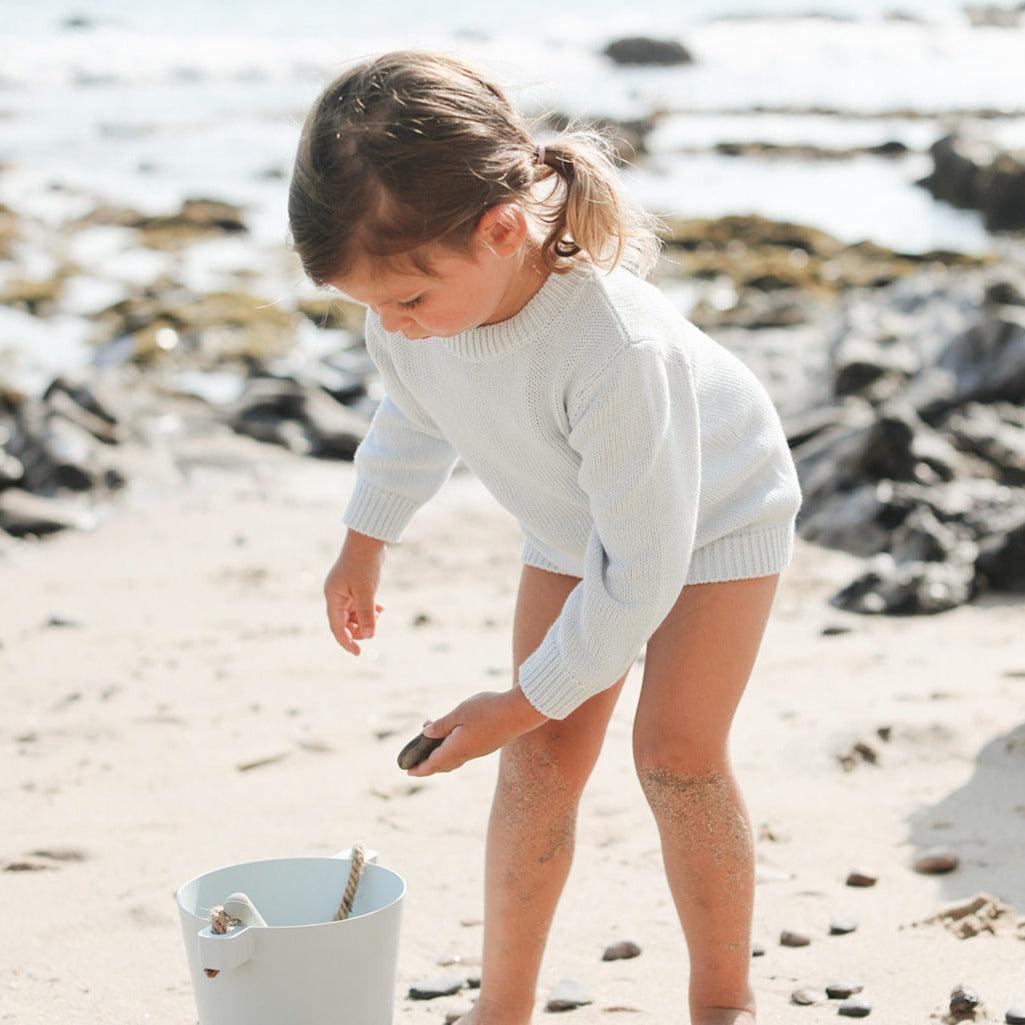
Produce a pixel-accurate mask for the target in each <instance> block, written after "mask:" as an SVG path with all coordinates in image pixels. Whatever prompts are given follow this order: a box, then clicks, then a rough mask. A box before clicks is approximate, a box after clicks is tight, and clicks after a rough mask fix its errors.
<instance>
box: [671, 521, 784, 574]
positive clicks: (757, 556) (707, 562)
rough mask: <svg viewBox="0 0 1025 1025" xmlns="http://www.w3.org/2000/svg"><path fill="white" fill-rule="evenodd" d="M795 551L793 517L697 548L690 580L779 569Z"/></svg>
mask: <svg viewBox="0 0 1025 1025" xmlns="http://www.w3.org/2000/svg"><path fill="white" fill-rule="evenodd" d="M793 552H794V520H793V519H791V520H790V521H789V522H788V523H785V524H782V525H781V526H778V527H770V528H768V529H765V530H755V531H750V532H748V533H744V534H729V535H727V536H726V537H724V538H720V539H719V540H718V541H712V542H710V543H709V544H707V545H702V546H701V547H700V548H698V549H697V550H696V551H695V552H694V554H693V556H692V557H691V560H690V569H689V570H688V572H687V583H688V584H710V583H714V582H716V581H722V580H744V579H746V578H747V577H766V576H769V575H770V574H772V573H780V572H782V571H783V569H785V568H786V566H787V565H788V564H789V562H790V559H791V557H792V556H793Z"/></svg>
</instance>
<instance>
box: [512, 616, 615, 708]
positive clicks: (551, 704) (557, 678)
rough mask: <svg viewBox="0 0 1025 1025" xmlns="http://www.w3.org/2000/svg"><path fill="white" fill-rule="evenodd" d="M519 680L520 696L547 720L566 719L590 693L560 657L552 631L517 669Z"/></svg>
mask: <svg viewBox="0 0 1025 1025" xmlns="http://www.w3.org/2000/svg"><path fill="white" fill-rule="evenodd" d="M518 682H519V686H520V690H521V691H523V696H524V697H525V698H526V699H527V700H528V701H529V702H530V703H531V704H532V705H533V706H534V707H535V708H536V709H537V710H538V711H539V712H540V713H541V714H542V715H547V716H548V718H549V719H565V718H566V716H567V715H569V714H570V712H572V711H573V710H574V709H576V708H579V707H580V705H582V704H583V703H584V702H585V701H586V700H587V699H588V698H589V697H591V696H592V693H597V692H596V691H595V692H592V691H590V690H588V688H587V687H586V686H585V685H584V684H582V683H581V682H580V681H579V680H578V679H576V678H574V677H573V676H572V674H571V673H570V672H568V671H567V669H566V667H565V666H564V665H563V664H562V663H561V661H560V659H559V653H558V650H557V648H556V645H555V642H554V640H553V639H552V636H551V634H550V633H549V634H546V635H545V639H544V640H543V641H542V642H541V644H540V645H539V646H538V648H537V650H536V651H534V653H533V654H532V655H530V656H529V657H528V658H526V659H525V660H524V661H523V663H522V665H521V666H520V668H519V675H518Z"/></svg>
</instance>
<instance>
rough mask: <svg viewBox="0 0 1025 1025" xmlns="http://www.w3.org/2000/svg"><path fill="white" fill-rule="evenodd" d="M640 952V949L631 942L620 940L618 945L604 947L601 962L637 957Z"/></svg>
mask: <svg viewBox="0 0 1025 1025" xmlns="http://www.w3.org/2000/svg"><path fill="white" fill-rule="evenodd" d="M640 952H641V948H640V947H639V946H637V944H636V943H634V942H633V940H620V941H619V942H618V943H613V944H612V945H611V946H608V947H606V948H605V953H604V954H602V956H601V959H602V960H603V961H619V960H622V959H624V958H628V957H638V956H639V955H640Z"/></svg>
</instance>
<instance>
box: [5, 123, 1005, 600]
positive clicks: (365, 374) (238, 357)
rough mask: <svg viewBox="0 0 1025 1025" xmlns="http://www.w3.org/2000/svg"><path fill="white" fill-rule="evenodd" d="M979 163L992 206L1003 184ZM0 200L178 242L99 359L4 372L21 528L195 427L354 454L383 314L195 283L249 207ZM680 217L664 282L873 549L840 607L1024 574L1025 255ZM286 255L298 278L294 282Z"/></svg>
mask: <svg viewBox="0 0 1025 1025" xmlns="http://www.w3.org/2000/svg"><path fill="white" fill-rule="evenodd" d="M965 145H967V144H965ZM933 150H934V156H935V159H936V170H935V172H934V175H933V176H932V180H933V182H934V186H933V187H934V188H935V190H936V191H937V194H938V195H941V196H942V197H943V198H951V197H952V186H950V185H947V186H943V187H941V186H940V185H938V184H935V183H939V182H945V181H946V182H949V181H950V180H951V177H952V174H953V172H951V171H950V168H949V166H948V165H949V162H950V161H949V158H950V154H951V153H952V152H956V153H961V152H962V151H963V150H964V146H962V147H960V148H958V147H956V146H954V145H953V144H952V143H951V142H950V141H949V140H941V141H940V142H939V143H937V145H936V146H935V147H934V148H933ZM987 154H988V155H989V158H990V162H991V163H995V162H997V158H996V157H995V156H993V153H992V151H991V150H987ZM1001 159H1003V160H1004V163H1003V164H1002V165H1001V166H1005V167H1006V166H1007V162H1006V161H1007V159H1009V158H1001ZM981 173H982V172H977V177H976V179H973V181H975V184H976V194H975V195H976V197H978V196H979V195H982V196H985V195H989V194H990V191H989V190H988V189H987V185H986V183H987V182H989V181H991V179H985V180H981V181H980V180H979V179H978V175H979V174H981ZM1004 209H1005V211H1006V209H1007V205H1006V203H1005V204H1004ZM0 213H2V215H3V216H2V220H0V248H2V249H3V251H4V254H5V255H6V256H8V257H11V258H15V257H16V256H17V253H18V251H19V250H18V247H19V245H20V244H22V243H23V242H24V241H25V240H26V239H29V240H32V241H35V242H36V244H38V243H39V241H40V238H42V239H43V241H45V242H46V243H47V244H48V245H51V246H53V248H54V251H57V252H62V253H69V252H74V248H73V243H74V240H75V238H76V237H78V238H80V237H81V236H82V234H83V233H87V232H90V231H96V230H100V231H105V230H107V231H110V230H113V231H117V232H122V233H124V242H123V245H124V247H125V248H126V249H128V250H130V251H132V252H138V251H140V250H145V251H148V252H152V253H155V254H162V255H163V256H166V257H169V258H171V259H172V260H173V261H177V263H173V264H172V266H177V267H178V268H179V271H180V272H179V273H174V272H173V271H168V270H167V269H165V270H164V271H163V272H161V273H158V274H156V275H154V276H153V277H152V278H151V279H150V280H148V281H146V282H145V283H143V284H140V285H136V286H132V285H125V286H124V288H123V293H122V295H121V297H120V298H118V299H117V300H116V301H113V302H109V301H108V302H99V303H98V304H95V305H94V308H92V309H89V310H87V311H86V312H85V314H84V315H85V317H86V319H87V320H88V324H89V332H88V344H89V346H90V347H91V353H92V355H91V358H90V360H89V362H88V364H87V365H86V366H83V367H79V368H77V369H75V370H70V371H65V372H63V373H61V374H59V375H57V376H56V377H54V378H53V379H52V380H50V381H49V382H48V383H47V384H46V386H45V387H44V388H43V389H42V390H41V391H40V392H39V393H38V394H32V393H30V392H27V391H25V390H20V389H19V388H17V387H15V386H13V385H11V384H9V383H8V384H5V383H4V372H3V368H2V367H0V442H2V445H0V529H2V530H3V531H5V532H6V533H7V534H8V535H10V536H12V537H14V538H19V539H33V538H39V537H43V536H45V535H48V534H51V533H54V532H57V531H60V530H65V529H69V528H87V527H89V526H90V525H92V524H93V523H94V522H95V521H96V512H97V510H98V509H103V508H105V507H108V506H110V505H111V504H113V505H114V506H115V507H116V503H117V501H118V496H117V492H119V491H121V490H123V489H124V488H125V486H126V485H127V484H128V482H129V474H128V472H127V471H126V468H125V461H124V460H123V459H122V458H121V455H120V454H121V453H122V452H125V451H127V450H128V449H130V448H133V447H134V448H135V449H145V448H146V447H147V446H153V445H168V444H173V441H174V438H175V437H179V436H181V435H183V434H187V435H189V436H196V435H198V434H201V433H202V432H203V431H204V430H210V429H214V428H219V429H230V430H232V431H235V432H237V433H240V434H244V435H248V436H250V437H252V438H255V439H257V440H259V441H261V442H266V443H271V444H277V445H281V446H284V447H285V448H287V449H289V450H290V451H291V452H293V453H296V454H299V455H304V456H311V457H314V458H320V459H343V460H351V458H352V455H353V453H354V451H355V449H356V447H357V446H358V444H359V442H360V441H361V440H362V438H363V436H364V435H365V433H366V430H367V429H368V427H369V423H370V419H371V417H372V416H373V412H374V409H375V407H376V403H377V401H378V400H379V398H380V390H379V384H378V382H377V379H376V372H375V370H374V367H373V364H372V362H371V361H370V359H369V356H368V355H367V353H366V350H365V348H364V347H363V345H362V339H361V336H360V325H361V323H362V309H361V308H359V307H355V306H352V305H350V304H346V303H345V302H342V301H340V300H337V299H333V298H328V297H326V296H320V295H310V294H309V293H308V292H307V293H305V294H304V293H302V292H301V291H297V290H295V289H293V290H292V291H293V294H292V295H291V297H290V299H289V300H286V301H274V300H272V299H271V298H270V294H271V292H270V291H269V290H270V289H272V288H273V287H274V285H273V283H272V284H270V285H268V281H271V282H273V281H274V280H275V279H274V278H273V275H271V276H270V277H268V276H267V275H264V277H263V278H262V279H261V277H260V274H259V273H258V272H256V271H254V270H253V269H252V268H241V267H240V268H237V269H236V270H235V271H234V272H233V273H229V274H228V275H227V276H225V275H224V274H221V276H220V278H219V279H218V281H219V283H220V284H221V285H222V287H216V288H211V289H209V290H207V291H202V290H199V289H197V288H196V287H195V286H194V285H193V286H191V287H190V284H189V282H188V281H187V280H186V279H187V278H188V275H187V273H186V272H185V270H184V267H185V266H186V264H185V260H184V257H185V256H186V255H187V254H188V252H189V249H190V247H191V246H194V245H195V244H196V243H203V242H210V241H211V240H213V241H214V242H216V241H217V240H221V239H229V238H232V237H236V236H240V237H242V238H244V237H245V235H246V232H247V227H246V218H245V213H244V211H243V209H241V208H240V207H237V206H233V205H232V204H229V203H225V202H222V201H219V200H216V199H210V198H205V197H194V198H190V199H187V200H186V201H185V202H183V204H182V205H181V208H180V209H179V210H178V211H177V212H176V213H173V214H170V215H165V216H150V215H144V214H142V213H140V212H139V211H136V210H133V209H131V208H128V207H123V206H115V205H112V204H109V203H96V204H94V205H93V206H92V208H91V209H89V210H88V211H87V212H86V213H84V214H81V215H79V216H78V217H74V218H69V219H67V220H65V221H63V222H61V223H60V224H58V225H56V226H53V225H50V226H46V227H43V226H41V225H40V224H39V223H35V222H31V221H30V220H29V219H22V218H19V217H18V216H17V214H16V213H15V212H14V211H12V210H10V209H9V208H7V209H4V210H3V211H0ZM665 224H666V227H667V233H666V236H665V239H666V243H667V244H666V249H665V253H664V259H663V262H662V264H661V265H660V268H659V270H658V272H657V273H656V275H655V276H654V280H655V281H656V282H657V283H658V284H659V285H660V287H663V288H664V289H667V290H673V289H686V290H687V291H688V292H689V293H690V298H691V300H692V301H691V306H690V313H689V316H690V318H691V319H692V320H693V321H694V322H695V323H696V324H698V325H699V326H700V327H701V328H702V329H703V330H706V331H707V332H709V333H710V334H711V335H712V336H713V337H715V338H717V339H718V340H721V341H722V343H723V344H725V345H727V346H728V347H730V348H731V349H732V350H733V351H735V352H737V353H738V355H740V356H741V358H744V359H745V360H746V361H748V362H749V363H750V364H751V365H752V366H753V367H754V368H755V369H756V372H758V373H759V374H760V376H762V377H763V379H764V380H765V381H766V385H767V387H768V388H769V390H770V392H771V393H772V394H773V398H774V400H775V401H776V402H777V404H778V407H779V409H780V412H781V416H782V417H783V419H784V423H785V426H786V430H787V435H788V439H789V442H790V444H791V447H792V450H793V453H794V458H795V462H796V464H797V466H798V470H799V473H800V476H801V479H802V484H803V487H804V491H805V505H804V507H803V509H802V513H801V516H800V517H799V519H798V531H799V533H800V534H801V536H802V537H804V538H805V539H807V540H810V541H814V542H815V543H817V544H821V545H826V546H830V547H834V548H838V549H841V550H843V551H846V552H850V553H851V554H856V555H858V556H861V557H863V558H864V559H866V560H867V561H866V564H865V571H864V573H862V574H861V575H859V576H857V577H856V578H855V579H853V580H852V581H851V582H850V584H849V585H848V586H847V587H845V588H843V589H842V590H841V591H840V592H838V593H837V594H836V595H835V596H834V599H833V600H834V601H835V602H836V603H837V604H838V605H839V606H841V607H843V608H846V609H849V610H852V611H858V612H865V613H905V614H906V613H925V612H937V611H941V610H943V609H946V608H950V607H952V606H954V605H957V604H961V603H964V602H968V601H971V600H972V598H973V597H974V596H975V595H976V594H978V593H980V592H981V591H983V590H987V589H990V590H1010V591H1015V590H1021V589H1022V588H1025V569H1023V568H1022V567H1025V558H1022V554H1023V551H1025V416H1023V414H1022V407H1023V403H1025V272H1023V268H1022V265H1021V264H1020V263H1018V264H1016V263H1015V262H1014V261H1012V260H1010V259H1004V260H998V259H997V258H996V257H995V256H970V255H965V254H961V253H955V252H948V251H933V252H927V253H901V252H896V251H894V250H891V249H888V248H886V247H883V246H880V245H877V244H874V243H871V242H861V243H857V244H845V243H843V242H841V241H839V240H838V239H836V238H833V237H832V236H830V235H829V234H827V233H826V232H824V231H820V230H817V229H814V228H811V227H807V226H803V225H799V224H792V223H784V222H777V221H771V220H768V219H766V218H763V217H758V216H746V217H740V216H734V217H723V218H717V219H711V220H708V219H691V220H682V219H672V218H670V219H667V220H666V221H665ZM278 255H279V257H280V255H281V254H278ZM285 255H286V256H287V258H288V259H287V260H285V261H284V263H285V269H284V271H282V270H280V269H279V270H278V271H277V273H278V277H277V279H276V280H277V281H278V282H281V281H284V280H285V277H286V274H288V273H289V272H290V273H291V274H292V275H293V280H294V275H295V273H296V271H295V267H294V266H290V265H289V260H291V259H293V257H292V254H285ZM88 276H89V270H88V268H87V267H85V266H83V265H82V263H81V262H80V261H76V260H75V259H74V258H73V257H72V256H65V257H64V258H63V259H62V260H60V262H59V263H58V264H57V265H56V267H55V271H54V273H53V274H52V275H51V276H50V277H48V278H45V279H42V278H38V277H36V278H30V277H28V276H26V277H24V278H18V277H13V278H9V279H7V281H6V282H5V283H4V284H3V285H2V286H0V309H2V308H7V309H8V310H10V311H16V312H17V314H19V315H21V316H23V317H29V318H31V319H32V322H33V324H36V323H38V324H40V325H42V326H43V327H45V326H46V325H47V324H48V323H54V322H55V319H56V318H58V317H60V316H66V314H67V309H66V305H67V297H68V293H69V291H71V287H72V285H75V286H76V287H78V289H79V290H81V282H82V280H83V279H86V280H88ZM225 281H227V282H228V284H226V285H225V284H224V282H225ZM232 281H233V282H234V284H233V285H232ZM81 308H82V305H81V303H79V309H81ZM311 331H312V333H313V334H314V335H315V336H316V338H317V343H316V344H315V345H311V344H309V342H308V338H309V334H310V332H311ZM304 339H305V340H304ZM795 341H797V342H798V344H799V345H802V346H805V347H806V349H807V351H805V352H803V353H800V354H798V353H797V349H796V347H795Z"/></svg>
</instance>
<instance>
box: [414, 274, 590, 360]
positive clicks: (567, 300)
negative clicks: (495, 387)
mask: <svg viewBox="0 0 1025 1025" xmlns="http://www.w3.org/2000/svg"><path fill="white" fill-rule="evenodd" d="M597 273H600V271H599V270H598V268H596V267H595V266H594V265H593V264H590V263H587V262H584V261H583V260H576V261H575V262H574V264H573V266H572V267H571V268H570V269H569V270H568V271H566V272H565V273H564V274H557V273H556V272H555V271H553V272H552V273H551V274H549V275H548V277H547V278H546V279H545V281H544V284H542V285H541V287H540V288H539V289H538V290H537V291H536V292H535V293H534V294H533V295H532V296H531V297H530V299H529V300H528V301H527V303H526V305H525V306H524V307H523V308H522V309H521V310H519V312H517V313H514V314H513V315H512V316H511V317H508V318H506V319H505V320H501V321H499V322H498V323H497V324H482V325H481V326H480V327H473V328H468V329H467V330H466V331H460V332H459V333H458V334H455V335H449V336H448V337H437V338H436V341H438V342H441V343H442V344H444V345H446V346H447V347H448V348H449V349H450V350H451V351H452V352H453V353H455V355H457V356H459V357H461V358H462V359H465V360H469V361H471V362H480V361H482V360H486V359H494V358H495V357H497V356H504V355H506V354H507V353H510V352H514V351H515V350H516V349H518V348H519V347H520V346H522V345H525V344H526V343H527V342H529V341H531V340H533V339H535V338H537V337H539V336H540V335H541V334H542V333H544V332H545V331H549V330H551V329H552V328H553V327H554V326H555V324H556V321H558V320H559V319H561V318H562V317H564V316H566V314H567V313H568V312H569V309H570V307H571V306H572V305H573V304H574V302H575V301H576V299H577V298H579V296H580V295H581V294H582V292H583V289H584V287H585V286H586V285H587V283H588V282H589V281H592V280H593V277H594V275H595V274H597ZM429 340H430V339H418V340H417V342H416V344H417V345H423V344H424V342H425V341H429Z"/></svg>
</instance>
